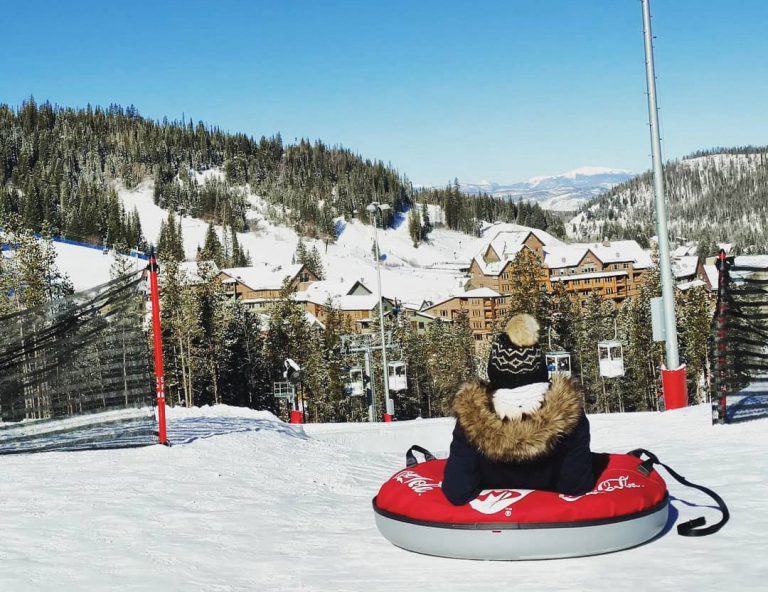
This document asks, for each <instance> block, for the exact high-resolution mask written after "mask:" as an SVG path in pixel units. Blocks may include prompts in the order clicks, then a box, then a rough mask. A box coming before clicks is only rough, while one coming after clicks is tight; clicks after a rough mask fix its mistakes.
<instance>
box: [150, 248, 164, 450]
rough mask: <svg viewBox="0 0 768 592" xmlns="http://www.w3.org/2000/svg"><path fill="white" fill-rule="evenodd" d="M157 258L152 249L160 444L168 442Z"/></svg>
mask: <svg viewBox="0 0 768 592" xmlns="http://www.w3.org/2000/svg"><path fill="white" fill-rule="evenodd" d="M157 269H158V268H157V259H155V251H154V249H153V250H152V252H151V253H150V255H149V294H150V298H151V302H152V337H153V340H154V350H155V381H156V384H157V391H156V392H157V428H158V430H157V433H158V436H159V439H160V444H168V436H167V433H166V427H165V372H164V369H163V337H162V334H161V333H160V289H159V286H158V281H157Z"/></svg>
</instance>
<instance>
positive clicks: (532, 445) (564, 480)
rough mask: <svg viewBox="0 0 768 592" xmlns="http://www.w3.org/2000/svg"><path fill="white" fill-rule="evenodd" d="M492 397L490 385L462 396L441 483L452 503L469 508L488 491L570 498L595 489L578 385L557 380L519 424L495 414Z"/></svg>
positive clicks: (465, 390) (469, 388)
mask: <svg viewBox="0 0 768 592" xmlns="http://www.w3.org/2000/svg"><path fill="white" fill-rule="evenodd" d="M492 393H493V391H492V390H490V388H489V387H488V386H487V385H483V384H482V383H472V384H470V385H465V387H464V388H463V389H462V391H461V392H460V393H459V394H458V395H457V399H456V402H455V404H454V410H455V411H456V415H457V421H456V427H455V428H454V431H453V441H452V442H451V449H450V454H449V457H448V461H447V464H446V468H445V476H444V478H443V483H442V490H443V493H444V494H445V496H446V497H447V498H448V500H449V501H450V502H451V503H452V504H455V505H461V504H465V503H467V502H469V501H471V500H472V499H474V498H475V497H477V495H478V494H479V493H480V492H481V491H482V490H484V489H507V488H509V489H544V490H550V491H557V492H560V493H564V494H568V495H581V494H584V493H586V492H587V491H590V490H591V489H592V487H593V486H594V476H593V469H592V454H591V451H590V447H589V442H590V433H589V421H588V420H587V417H586V415H584V412H583V409H582V406H581V395H580V392H579V391H578V390H577V389H576V387H575V384H574V383H572V382H571V381H570V380H568V379H563V380H562V381H560V380H558V381H557V382H555V381H553V385H552V386H551V387H550V390H549V391H548V392H547V394H546V395H545V403H544V404H543V405H542V408H541V409H540V410H538V411H537V412H534V414H533V415H534V416H535V417H532V416H524V417H523V418H522V419H520V420H510V419H504V420H501V419H500V418H499V417H498V416H497V415H495V412H494V411H493V406H492V402H491V397H492ZM553 393H554V395H553ZM572 397H575V398H576V399H574V400H576V401H577V404H572V400H571V398H572Z"/></svg>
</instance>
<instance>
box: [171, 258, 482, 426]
mask: <svg viewBox="0 0 768 592" xmlns="http://www.w3.org/2000/svg"><path fill="white" fill-rule="evenodd" d="M206 255H207V254H206ZM198 275H199V277H200V279H201V281H195V282H194V283H193V282H191V281H190V280H189V279H188V277H187V276H186V275H185V274H184V273H183V271H182V269H181V268H180V266H179V263H178V262H177V261H175V260H174V259H169V260H167V261H164V262H162V265H161V297H162V306H161V311H162V328H163V355H164V359H165V362H166V363H165V370H166V377H165V384H166V391H167V397H168V401H169V403H170V404H172V405H184V406H193V405H197V406H199V405H207V404H218V403H224V404H229V405H238V406H246V407H251V408H254V409H261V410H269V411H272V412H274V413H276V414H278V415H280V416H282V417H283V418H287V416H288V412H289V411H290V409H291V403H292V402H289V401H287V400H284V399H277V398H275V397H274V396H273V388H274V384H275V382H280V381H284V380H285V379H284V378H283V375H282V372H283V369H284V362H285V360H287V359H288V358H290V359H292V360H294V361H295V362H297V363H298V364H299V365H300V366H301V369H302V378H301V383H300V384H299V385H297V394H298V395H299V396H300V397H301V399H302V400H303V402H304V409H305V413H306V414H307V419H308V420H309V421H320V422H329V421H365V420H367V418H368V402H367V400H366V398H365V397H354V396H350V395H349V394H348V389H347V385H348V383H349V376H350V369H351V368H353V367H355V366H361V365H362V357H361V356H362V354H360V353H355V352H350V351H348V349H347V348H345V347H344V341H343V337H344V336H346V335H349V334H350V333H352V327H351V326H349V325H348V322H347V321H345V317H344V316H343V315H342V314H341V313H340V311H339V310H338V309H336V308H335V307H334V306H333V303H332V302H330V301H329V302H328V303H327V307H328V311H329V313H328V315H327V317H326V319H325V323H324V327H323V328H321V327H319V326H318V325H317V324H311V323H310V321H309V319H308V317H307V315H306V314H305V311H304V307H303V305H302V304H301V303H299V302H297V301H296V300H294V299H293V297H292V294H291V292H290V291H289V290H288V289H287V287H284V289H283V291H282V294H281V297H280V298H279V299H278V300H277V301H276V302H275V303H274V304H273V308H272V310H271V314H270V315H269V317H268V318H266V319H264V318H262V316H261V315H259V314H257V313H256V312H254V311H252V310H250V309H248V308H247V307H245V306H243V305H242V304H241V303H240V302H238V301H236V300H232V299H231V298H230V297H228V296H227V295H226V294H225V292H224V290H223V289H222V286H221V284H220V283H219V282H217V281H216V280H215V279H214V276H215V273H214V270H213V268H212V267H208V266H207V264H206V263H202V264H200V266H199V269H198ZM386 329H387V330H388V331H392V332H393V334H394V336H395V341H396V342H397V343H398V344H399V345H400V347H399V348H398V349H397V350H395V351H392V352H391V353H390V354H389V356H390V358H389V359H390V361H392V360H402V361H404V362H405V363H406V364H407V367H408V374H409V380H410V382H409V390H408V392H407V393H405V394H403V395H398V396H396V397H393V400H394V401H395V406H396V407H395V412H396V415H397V416H398V417H400V418H410V417H417V416H419V415H421V416H423V417H427V416H444V415H448V414H449V413H450V404H451V400H452V397H453V394H454V392H455V389H456V387H457V386H458V385H459V384H461V382H462V381H464V380H466V379H467V378H469V377H470V376H471V375H472V374H473V370H474V368H473V364H474V358H473V346H472V343H473V340H472V335H471V331H470V329H469V323H468V322H467V321H466V319H465V320H464V322H459V323H455V324H444V323H434V324H433V325H431V326H430V328H429V329H428V330H427V331H426V332H424V333H418V332H417V331H416V330H415V329H414V328H413V327H411V325H410V323H409V322H408V320H407V319H406V318H405V315H402V314H399V315H393V316H392V318H389V319H387V327H386ZM373 331H374V334H376V332H377V331H378V325H376V322H375V321H374V326H373ZM379 351H380V350H379ZM379 351H374V355H373V356H372V358H373V360H372V363H373V372H372V374H373V375H372V380H373V383H374V388H375V397H376V408H377V410H378V415H379V418H380V417H381V413H382V410H383V409H384V393H383V389H382V388H381V385H382V382H383V378H382V363H381V357H380V355H379Z"/></svg>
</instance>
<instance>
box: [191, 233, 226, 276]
mask: <svg viewBox="0 0 768 592" xmlns="http://www.w3.org/2000/svg"><path fill="white" fill-rule="evenodd" d="M197 260H198V261H213V262H214V263H215V264H216V265H218V266H219V268H222V267H226V259H225V257H224V247H223V246H222V244H221V241H220V240H219V237H218V235H217V234H216V229H215V228H214V226H213V223H209V224H208V230H207V231H206V233H205V244H204V245H203V248H202V250H201V251H200V252H199V253H198V256H197Z"/></svg>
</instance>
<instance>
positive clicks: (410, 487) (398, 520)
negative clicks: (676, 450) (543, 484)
mask: <svg viewBox="0 0 768 592" xmlns="http://www.w3.org/2000/svg"><path fill="white" fill-rule="evenodd" d="M594 457H595V466H596V469H597V470H596V474H598V475H599V477H598V478H597V480H596V484H595V487H594V489H593V490H592V491H590V492H588V493H586V494H585V495H581V496H567V495H561V494H558V493H554V492H550V491H531V490H516V489H492V490H486V491H483V492H482V493H481V494H480V495H479V496H478V497H477V498H476V499H474V500H472V501H471V502H470V503H469V504H466V505H463V506H454V505H452V504H451V503H450V502H449V501H448V500H447V499H446V498H445V496H444V495H443V492H442V490H441V489H440V483H441V481H442V478H443V472H444V470H445V462H446V461H445V460H443V459H438V460H428V461H427V462H423V463H421V464H418V465H415V466H411V467H408V468H406V469H403V470H402V471H398V472H397V473H395V474H394V475H393V476H392V477H391V478H390V479H389V480H387V481H386V482H385V483H384V484H383V485H382V486H381V489H380V490H379V493H378V495H377V496H376V497H375V498H374V499H373V509H374V512H375V516H376V525H377V526H378V528H379V531H380V532H381V534H383V535H384V537H385V538H387V539H388V540H389V541H390V542H391V543H393V544H394V545H397V546H398V547H402V548H403V549H407V550H409V551H415V552H417V553H424V554H426V555H438V556H441V557H452V558H459V559H488V560H518V559H553V558H560V557H579V556H584V555H597V554H600V553H609V552H611V551H618V550H620V549H626V548H629V547H634V546H637V545H639V544H641V543H644V542H646V541H648V540H650V539H652V538H653V537H655V536H656V535H658V534H659V533H660V532H661V531H662V530H663V528H664V526H665V525H666V523H667V517H668V512H669V494H668V492H667V486H666V483H665V482H664V480H663V479H662V478H661V476H660V475H659V474H658V473H657V472H656V471H654V470H653V469H651V470H650V471H649V470H645V467H641V466H640V459H638V458H637V457H635V456H630V455H627V454H610V455H608V454H596V455H594Z"/></svg>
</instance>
